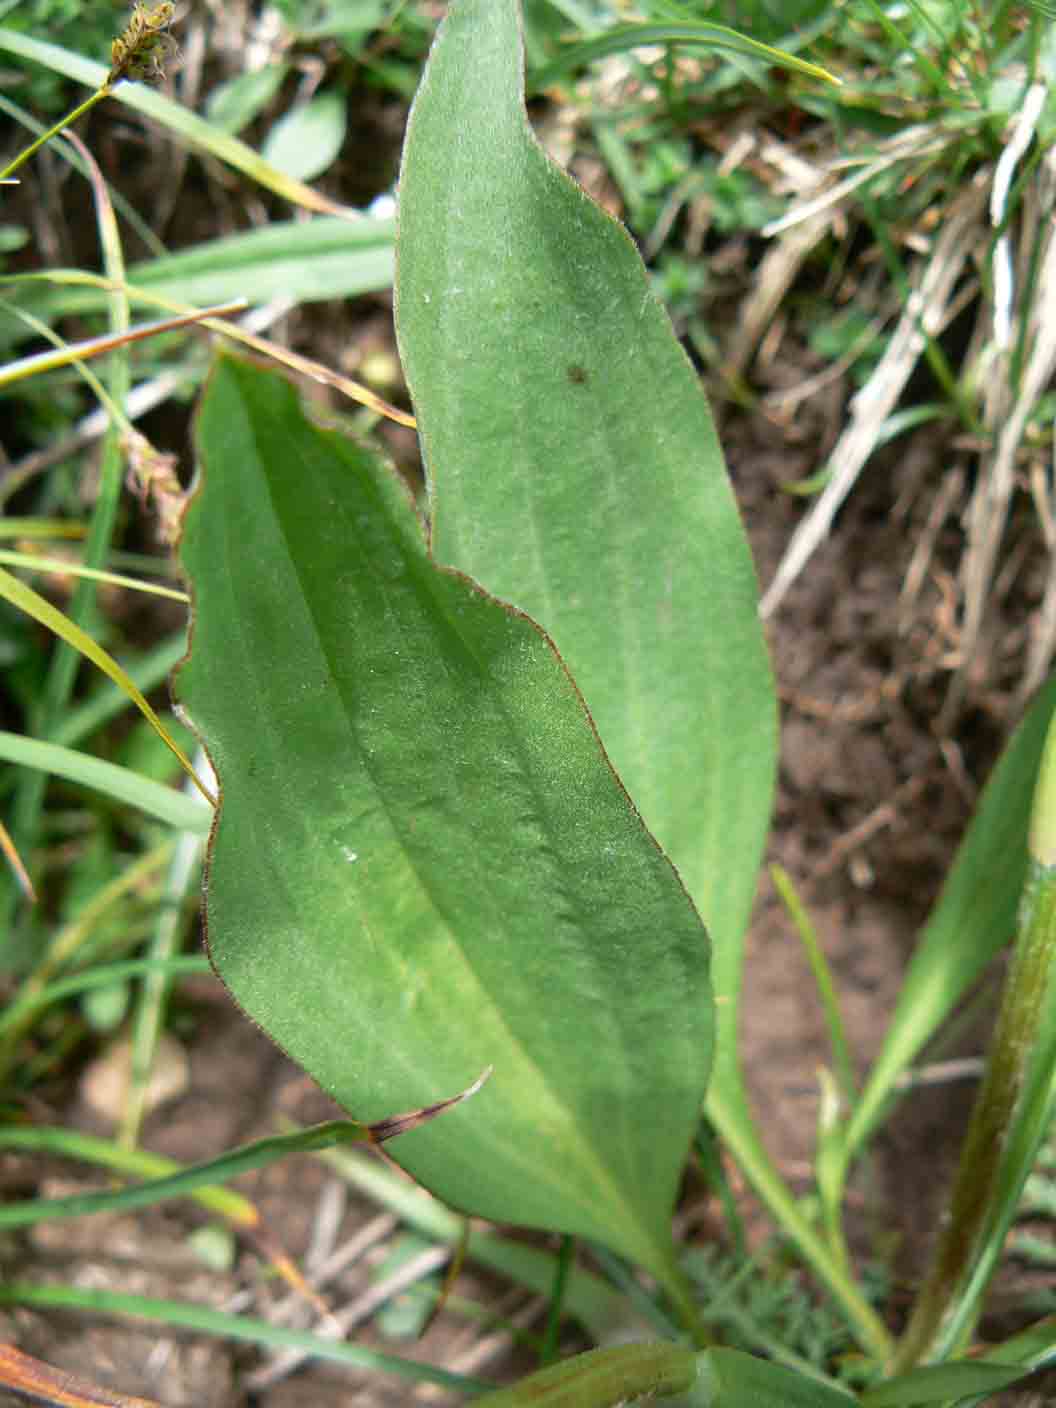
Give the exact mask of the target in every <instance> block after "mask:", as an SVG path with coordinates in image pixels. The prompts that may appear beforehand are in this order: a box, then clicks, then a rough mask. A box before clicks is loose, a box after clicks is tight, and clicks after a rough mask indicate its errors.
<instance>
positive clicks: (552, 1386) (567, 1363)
mask: <svg viewBox="0 0 1056 1408" xmlns="http://www.w3.org/2000/svg"><path fill="white" fill-rule="evenodd" d="M697 1358H698V1356H697V1355H696V1354H695V1353H694V1352H693V1351H692V1350H691V1349H685V1348H683V1347H682V1346H681V1345H675V1344H624V1345H619V1346H617V1347H616V1348H615V1349H594V1350H591V1351H589V1352H588V1353H587V1354H577V1355H576V1356H575V1357H574V1358H572V1359H566V1360H564V1361H563V1362H562V1363H560V1364H552V1365H551V1366H550V1367H549V1368H547V1369H540V1370H539V1372H538V1373H537V1374H530V1375H529V1376H528V1378H526V1379H522V1380H521V1381H520V1383H517V1384H514V1385H513V1387H512V1388H503V1389H499V1391H498V1392H497V1393H487V1394H485V1395H484V1397H483V1398H481V1399H480V1400H479V1402H480V1408H613V1405H615V1404H619V1403H624V1402H626V1401H627V1400H628V1399H630V1398H639V1397H641V1396H643V1395H646V1394H648V1395H649V1396H650V1397H652V1395H654V1394H659V1395H660V1396H666V1395H670V1394H673V1393H682V1392H684V1391H685V1390H687V1389H689V1388H692V1386H693V1383H694V1381H695V1380H696V1377H697Z"/></svg>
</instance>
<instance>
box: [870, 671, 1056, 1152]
mask: <svg viewBox="0 0 1056 1408" xmlns="http://www.w3.org/2000/svg"><path fill="white" fill-rule="evenodd" d="M1054 710H1056V678H1054V679H1052V680H1050V682H1049V683H1048V684H1047V685H1046V686H1045V688H1044V689H1043V690H1042V691H1041V692H1040V693H1039V695H1038V697H1037V698H1036V699H1035V701H1034V703H1033V704H1032V705H1031V707H1030V709H1029V711H1028V712H1027V715H1026V716H1025V718H1024V719H1023V722H1022V723H1021V724H1020V726H1019V728H1018V729H1017V730H1016V732H1015V733H1014V734H1013V736H1012V738H1011V739H1010V741H1009V743H1008V746H1007V747H1006V749H1005V751H1004V753H1003V754H1002V756H1001V759H1000V761H999V762H998V764H997V766H996V767H995V768H994V771H993V774H992V775H991V777H990V780H989V781H988V782H987V785H986V787H985V789H984V790H983V793H982V795H981V796H980V798H979V802H978V805H977V807H976V810H975V815H974V817H973V818H972V822H971V825H970V826H969V828H968V831H967V834H966V835H965V838H964V840H963V841H962V843H961V846H960V849H959V850H958V853H957V859H956V860H955V861H954V864H953V867H952V868H951V870H950V872H949V874H948V875H947V877H946V883H945V885H944V886H943V890H942V894H941V895H940V897H939V900H938V903H937V904H936V906H935V908H934V910H933V911H932V913H931V916H930V917H929V919H928V922H927V924H926V925H925V927H924V930H923V933H922V934H921V938H920V943H919V945H918V947H917V950H916V952H915V953H914V955H913V959H912V961H911V963H910V965H909V969H908V971H907V973H906V977H905V979H904V981H903V984H902V988H901V990H900V993H899V999H898V1004H897V1006H896V1008H895V1013H894V1016H893V1017H892V1019H891V1025H890V1027H889V1029H888V1034H887V1036H886V1038H885V1040H884V1045H883V1047H882V1049H881V1051H880V1054H879V1056H878V1057H877V1059H876V1062H875V1064H874V1066H873V1069H872V1071H871V1073H870V1076H869V1080H868V1083H867V1085H866V1088H865V1090H864V1092H863V1094H862V1098H861V1100H860V1101H859V1103H858V1106H857V1108H856V1109H855V1111H854V1115H853V1118H852V1120H851V1124H850V1127H849V1129H848V1133H847V1157H848V1159H850V1158H851V1157H853V1154H854V1152H855V1151H856V1150H857V1149H858V1148H859V1147H860V1145H861V1144H862V1143H863V1141H864V1140H865V1139H866V1138H868V1136H869V1134H870V1132H871V1131H872V1129H873V1128H874V1126H875V1125H876V1123H877V1120H878V1119H879V1118H880V1116H881V1114H882V1112H883V1109H884V1106H885V1104H886V1102H887V1100H888V1099H889V1098H890V1096H891V1093H892V1089H893V1087H894V1083H895V1081H896V1079H897V1077H898V1076H899V1075H900V1074H901V1073H902V1071H904V1070H905V1069H906V1067H907V1066H908V1065H909V1064H910V1062H911V1061H912V1060H913V1059H914V1058H915V1057H916V1056H917V1054H918V1053H919V1051H920V1050H921V1048H922V1047H923V1045H924V1044H925V1042H927V1041H928V1040H929V1039H930V1038H931V1037H932V1036H933V1035H934V1034H935V1032H936V1031H937V1030H938V1028H939V1026H940V1025H941V1023H942V1022H943V1021H944V1020H945V1019H946V1018H947V1017H948V1016H949V1015H950V1013H951V1012H952V1011H953V1010H954V1008H955V1007H956V1005H957V1004H958V1002H960V1000H961V999H962V998H963V996H964V995H965V993H966V992H967V991H968V989H969V988H970V987H971V985H972V984H973V983H974V982H975V981H976V979H977V978H978V977H979V976H980V974H981V973H982V971H983V969H984V968H985V967H986V965H987V964H988V963H989V962H990V960H991V959H992V958H993V957H994V956H995V954H997V953H998V952H999V951H1000V949H1001V948H1002V947H1003V946H1004V945H1005V944H1006V943H1007V942H1008V941H1009V939H1011V937H1012V935H1013V933H1014V932H1015V927H1016V909H1017V906H1018V904H1019V899H1020V895H1021V893H1022V890H1023V882H1024V879H1025V877H1026V873H1027V835H1028V829H1029V825H1030V816H1031V805H1032V801H1033V796H1034V784H1035V781H1036V779H1037V775H1038V769H1039V767H1040V763H1041V757H1042V752H1043V749H1044V745H1045V738H1046V734H1047V731H1048V727H1049V721H1050V719H1051V718H1052V715H1053V711H1054Z"/></svg>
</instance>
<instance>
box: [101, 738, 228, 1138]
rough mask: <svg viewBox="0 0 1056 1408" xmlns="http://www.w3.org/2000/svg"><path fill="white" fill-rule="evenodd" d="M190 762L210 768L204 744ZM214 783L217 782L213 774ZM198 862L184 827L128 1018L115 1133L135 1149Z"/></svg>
mask: <svg viewBox="0 0 1056 1408" xmlns="http://www.w3.org/2000/svg"><path fill="white" fill-rule="evenodd" d="M194 761H195V770H196V771H202V772H204V771H205V770H206V769H208V770H209V772H210V773H212V768H211V765H210V763H209V760H208V758H207V757H206V754H205V751H204V749H199V751H198V755H197V756H196V758H195V760H194ZM213 785H214V786H215V775H214V782H213ZM189 786H190V784H189V782H188V781H187V779H184V784H183V794H184V796H186V797H187V800H188V801H190V800H191V798H190V797H189V796H188V795H187V794H188V789H189ZM201 863H202V838H201V837H199V836H191V835H189V834H188V833H187V832H184V833H183V835H182V836H181V837H180V838H179V840H178V841H177V843H176V850H175V852H174V854H173V857H172V860H171V861H170V862H169V868H168V871H167V873H166V876H165V883H164V886H163V888H162V895H161V903H160V904H159V906H158V910H157V915H156V918H155V920H154V933H153V935H152V936H151V940H150V944H149V946H148V949H147V952H148V955H149V956H150V957H151V958H153V959H154V960H155V961H156V962H157V963H158V967H157V968H155V969H153V970H152V971H150V972H149V973H148V974H147V975H146V976H145V977H144V981H143V983H142V985H141V986H140V989H139V995H138V1000H137V1002H136V1009H135V1012H134V1013H133V1017H132V1066H131V1071H130V1074H129V1087H128V1097H127V1099H126V1101H125V1109H124V1112H123V1114H122V1118H121V1128H120V1130H119V1132H118V1142H119V1143H120V1144H122V1145H123V1146H124V1147H125V1148H126V1149H131V1148H134V1147H135V1145H136V1144H137V1143H138V1142H139V1131H140V1126H141V1124H142V1122H143V1116H144V1114H145V1113H146V1109H147V1095H148V1091H149V1089H150V1078H151V1075H152V1073H153V1070H154V1062H155V1057H156V1055H157V1050H158V1042H159V1040H160V1038H161V1032H162V1026H163V1024H164V1018H165V1011H166V1008H167V1004H168V997H169V992H170V990H171V987H172V974H171V972H170V971H169V969H168V968H167V967H165V966H164V965H165V962H166V961H167V960H170V959H172V958H174V957H175V956H176V953H177V951H178V949H179V944H180V937H181V933H182V928H183V925H184V923H185V921H186V916H187V908H186V905H185V903H184V901H185V900H186V899H187V897H188V893H189V891H190V890H191V887H192V885H195V884H196V882H197V881H198V878H199V876H200V874H201Z"/></svg>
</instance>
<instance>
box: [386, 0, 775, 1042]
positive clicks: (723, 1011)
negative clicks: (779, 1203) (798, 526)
mask: <svg viewBox="0 0 1056 1408" xmlns="http://www.w3.org/2000/svg"><path fill="white" fill-rule="evenodd" d="M521 48H522V46H521V35H520V18H519V10H518V6H517V4H516V0H456V3H454V4H453V5H452V6H451V8H450V10H449V12H448V16H447V19H446V21H445V23H444V26H443V28H442V30H441V31H440V33H439V35H438V37H437V39H436V42H435V45H434V49H433V53H432V56H431V58H430V60H429V64H428V67H427V69H426V72H425V77H424V79H423V82H422V86H421V89H420V90H419V93H418V97H417V99H416V100H415V105H414V110H413V113H412V117H411V123H410V127H409V130H408V135H407V143H406V147H405V151H404V162H403V171H402V175H401V180H400V229H399V237H398V251H397V285H396V292H397V300H398V303H397V316H398V332H399V338H400V347H401V352H402V355H403V360H404V366H405V369H406V372H407V377H408V381H409V384H410V387H411V392H412V396H413V399H414V404H415V411H416V414H417V417H418V424H419V428H420V432H421V437H422V446H423V451H424V454H425V459H426V465H427V470H428V475H429V491H430V499H431V506H432V512H433V540H432V546H433V551H434V553H435V555H436V558H437V560H438V561H439V562H442V563H445V564H449V565H451V566H454V567H457V568H458V569H459V570H460V571H463V572H467V573H469V574H470V575H471V576H472V577H473V578H474V579H475V580H477V581H478V582H480V583H481V584H482V585H483V586H484V587H485V588H486V590H487V591H489V592H492V593H494V595H496V596H498V597H500V598H502V599H503V600H506V601H510V602H512V603H514V604H515V605H516V606H517V607H519V608H520V609H521V610H524V611H526V612H527V613H528V614H529V615H530V616H531V617H532V618H533V620H537V621H538V622H539V623H540V624H541V625H542V626H543V628H544V629H545V630H546V631H547V632H548V633H549V634H550V635H551V636H552V637H553V639H554V641H555V643H556V645H557V648H558V650H560V652H561V654H562V657H563V658H564V660H565V661H566V663H567V664H568V667H569V669H570V670H571V672H572V675H573V678H574V679H575V680H576V683H577V684H578V685H579V688H580V689H581V690H582V691H583V694H584V697H585V699H586V701H587V704H588V707H589V708H590V710H591V713H592V715H593V717H594V720H595V722H596V724H597V727H598V732H599V733H600V735H601V739H602V742H603V743H604V745H605V748H606V751H607V752H608V754H609V757H610V758H611V759H612V762H613V766H614V767H615V769H616V771H617V773H618V774H619V776H620V778H621V779H622V781H623V782H624V784H625V785H626V787H627V789H628V791H629V792H630V795H631V797H632V798H633V799H634V802H635V805H636V806H637V807H638V809H639V811H640V812H641V814H642V817H643V818H644V820H645V823H646V825H647V826H648V827H649V829H650V830H651V831H652V832H653V834H654V835H655V836H656V838H657V840H658V841H659V842H660V844H661V845H662V846H663V848H664V850H665V851H666V852H667V854H668V855H669V856H670V857H671V859H672V861H673V862H674V864H675V867H676V868H677V870H678V871H679V873H680V875H681V876H682V879H683V881H684V882H685V884H686V887H687V889H688V890H689V892H690V894H691V895H692V896H693V899H694V901H695V903H696V905H697V907H698V909H699V910H700V912H701V914H702V915H703V916H704V919H705V922H706V923H707V924H708V926H709V928H710V929H711V931H712V936H713V939H714V942H715V969H716V971H715V978H716V993H717V995H720V996H721V998H722V1002H721V1003H720V1008H719V1010H720V1021H721V1022H722V1024H723V1025H722V1028H721V1029H720V1030H722V1032H723V1035H722V1039H721V1042H720V1048H721V1046H722V1044H723V1043H725V1042H727V1041H728V1040H729V1041H730V1042H731V1045H732V1022H733V1009H734V1007H735V999H736V993H737V989H738V986H739V970H740V945H741V939H742V935H743V932H744V927H745V923H746V921H747V916H748V911H749V907H750V905H751V901H752V897H753V895H754V892H755V886H756V881H757V869H758V863H759V858H760V855H761V852H762V845H763V841H764V838H765V834H766V830H767V825H768V820H769V812H770V801H771V794H772V787H773V777H774V754H775V713H774V690H773V682H772V679H771V675H770V668H769V664H768V661H767V656H766V649H765V646H764V642H763V635H762V630H761V628H760V625H759V621H758V618H757V611H756V607H757V592H756V580H755V574H754V571H753V568H752V563H751V559H750V556H749V552H748V547H747V543H746V541H745V537H744V531H743V529H742V526H741V523H740V520H739V518H738V514H737V509H736V506H735V504H734V500H733V496H732V494H731V491H730V486H729V483H728V481H727V478H726V472H725V468H724V465H723V459H722V452H721V450H720V448H719V444H718V440H717V438H716V435H715V429H714V425H713V423H712V419H711V415H710V413H709V410H708V407H707V404H706V402H705V400H704V397H703V395H702V393H701V390H700V386H699V383H698V380H697V377H696V375H695V374H694V372H693V369H692V368H691V367H690V365H689V362H688V361H687V359H686V357H685V355H684V354H683V352H682V350H681V348H680V347H679V345H678V343H677V341H676V339H675V336H674V334H673V332H672V330H671V325H670V323H669V322H668V319H667V316H666V314H665V313H664V312H663V310H662V308H661V307H660V305H659V304H658V303H657V302H656V300H655V299H654V298H653V296H652V294H651V293H650V291H649V286H648V281H647V277H646V273H645V270H644V268H643V266H642V263H641V260H640V259H639V257H638V254H637V252H636V250H635V248H634V246H633V244H632V242H631V240H630V238H629V237H628V235H627V233H626V231H625V230H624V229H623V228H622V226H620V225H618V224H617V223H616V222H615V221H614V220H612V219H610V218H609V217H608V216H607V215H605V214H604V213H603V212H602V211H601V210H600V209H599V208H598V207H597V206H595V205H594V204H593V203H592V202H591V201H590V200H588V199H587V197H586V196H585V195H584V194H583V193H582V191H580V189H579V188H578V186H576V185H575V184H574V183H573V182H572V181H570V180H569V179H568V178H567V177H566V176H565V175H564V173H563V172H561V171H559V170H558V169H557V168H556V167H555V166H554V165H553V164H552V163H551V161H550V160H549V159H548V158H547V157H546V155H545V154H544V153H543V151H542V150H541V148H540V147H539V145H538V144H537V142H536V141H535V139H534V137H533V135H532V132H531V130H530V128H529V126H528V123H527V119H526V117H525V111H524V93H523V89H524V84H523V74H522V56H521ZM455 134H457V140H456V139H455ZM721 1059H722V1052H721V1050H720V1060H721Z"/></svg>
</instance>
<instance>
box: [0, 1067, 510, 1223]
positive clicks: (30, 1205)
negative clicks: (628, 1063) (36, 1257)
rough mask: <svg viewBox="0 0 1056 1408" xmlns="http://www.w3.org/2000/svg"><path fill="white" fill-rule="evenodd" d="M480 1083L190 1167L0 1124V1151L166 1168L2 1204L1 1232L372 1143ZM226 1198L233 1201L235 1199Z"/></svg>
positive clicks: (185, 1192) (124, 1207) (133, 1204)
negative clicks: (419, 1105) (101, 1189)
mask: <svg viewBox="0 0 1056 1408" xmlns="http://www.w3.org/2000/svg"><path fill="white" fill-rule="evenodd" d="M481 1084H482V1081H481V1080H477V1081H475V1082H474V1083H473V1085H471V1086H469V1087H468V1089H466V1090H463V1091H460V1092H459V1094H458V1095H455V1096H452V1097H451V1098H449V1099H445V1100H440V1101H438V1102H437V1103H436V1104H435V1105H429V1106H427V1107H425V1108H424V1109H421V1110H412V1111H408V1112H407V1113H406V1114H400V1115H393V1116H391V1117H390V1118H388V1119H383V1120H376V1121H375V1122H374V1123H373V1124H360V1123H358V1121H356V1120H327V1121H325V1122H324V1123H323V1124H315V1125H310V1126H308V1127H307V1128H306V1129H298V1130H294V1131H293V1132H292V1133H290V1134H273V1135H268V1136H267V1137H265V1138H264V1139H257V1140H254V1142H253V1143H252V1144H244V1145H242V1147H241V1148H239V1149H230V1150H228V1152H227V1153H226V1154H221V1155H220V1156H219V1157H218V1158H215V1159H206V1160H205V1161H204V1162H203V1163H198V1164H193V1165H191V1166H189V1167H181V1166H180V1165H179V1164H175V1163H174V1162H173V1161H172V1160H170V1159H164V1158H163V1157H162V1156H161V1155H158V1154H144V1153H143V1151H142V1150H139V1149H122V1148H121V1147H120V1145H117V1144H113V1143H108V1142H107V1141H105V1140H95V1141H90V1140H89V1137H88V1136H87V1135H78V1134H75V1133H73V1132H71V1131H70V1130H65V1129H40V1128H32V1127H31V1128H26V1129H22V1128H17V1127H15V1126H0V1148H7V1149H37V1150H39V1149H41V1148H48V1149H50V1150H51V1151H52V1152H67V1153H72V1151H73V1149H74V1148H75V1147H76V1148H79V1149H80V1150H81V1151H82V1152H81V1153H80V1154H78V1155H77V1157H84V1151H87V1150H90V1149H92V1150H94V1157H93V1159H92V1162H95V1163H103V1164H105V1165H106V1166H107V1167H109V1168H119V1167H120V1168H123V1169H125V1170H128V1169H131V1168H135V1167H136V1165H137V1163H138V1164H139V1165H140V1166H141V1167H145V1168H150V1167H152V1166H153V1167H154V1168H157V1169H159V1170H161V1169H168V1170H169V1171H167V1172H162V1173H161V1174H160V1176H158V1177H155V1178H151V1179H150V1180H149V1181H148V1182H146V1183H137V1184H134V1185H133V1186H132V1187H130V1188H118V1189H114V1190H112V1191H109V1192H105V1193H76V1194H73V1195H71V1196H70V1197H66V1198H34V1199H30V1200H26V1201H25V1202H21V1203H9V1204H8V1205H7V1206H6V1207H0V1227H30V1226H34V1225H35V1224H36V1223H38V1222H53V1221H55V1220H56V1219H66V1218H71V1217H87V1216H89V1215H90V1214H92V1213H96V1212H127V1211H129V1210H130V1209H131V1208H141V1207H149V1206H151V1205H152V1204H154V1203H160V1202H167V1201H168V1200H169V1199H170V1198H185V1197H188V1196H189V1195H190V1194H192V1193H195V1192H197V1191H198V1190H200V1189H204V1188H210V1186H211V1185H212V1184H217V1183H224V1182H226V1181H227V1180H228V1179H231V1178H237V1177H239V1175H240V1174H243V1173H249V1172H251V1171H252V1170H253V1169H258V1168H266V1167H267V1166H268V1164H273V1163H274V1162H275V1161H276V1160H277V1159H284V1158H285V1157H286V1156H287V1155H288V1154H315V1153H318V1152H319V1151H320V1150H321V1149H330V1148H333V1147H334V1146H335V1145H339V1144H370V1145H376V1144H379V1143H382V1142H384V1141H386V1140H388V1139H394V1138H396V1137H397V1136H398V1135H400V1134H403V1133H406V1132H408V1131H409V1130H411V1129H414V1128H416V1127H418V1126H420V1125H422V1124H424V1123H426V1122H428V1121H429V1120H433V1119H436V1118H438V1117H439V1116H441V1115H443V1114H444V1113H445V1112H446V1111H447V1110H449V1109H451V1108H452V1107H453V1106H455V1105H458V1104H460V1103H461V1102H462V1101H463V1100H466V1099H468V1098H469V1097H470V1096H472V1095H475V1094H476V1092H477V1090H479V1088H480V1086H481ZM86 1141H87V1142H86ZM217 1191H226V1190H216V1189H212V1190H211V1194H212V1193H215V1192H217ZM229 1196H230V1198H231V1199H234V1198H235V1197H236V1196H237V1195H235V1194H230V1195H229ZM241 1202H242V1205H243V1208H242V1212H241V1213H239V1215H238V1216H239V1218H240V1219H241V1220H242V1221H245V1209H246V1208H247V1207H248V1208H252V1219H251V1221H250V1222H249V1223H247V1224H246V1225H249V1226H253V1227H255V1226H256V1225H257V1224H258V1223H259V1221H260V1217H259V1214H258V1213H257V1211H256V1209H255V1208H253V1207H252V1204H250V1203H248V1202H247V1201H246V1200H245V1199H242V1200H241ZM231 1206H233V1204H231ZM225 1216H228V1217H232V1218H234V1216H235V1214H234V1213H233V1212H231V1211H229V1212H227V1213H225Z"/></svg>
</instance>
